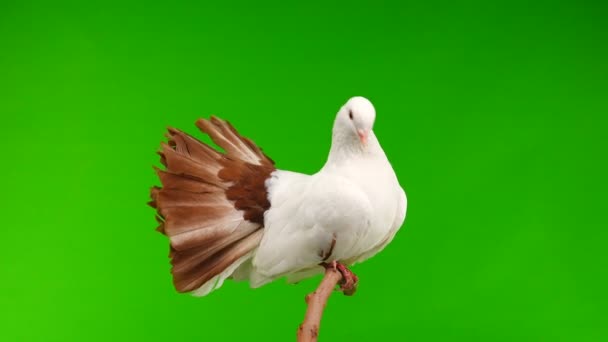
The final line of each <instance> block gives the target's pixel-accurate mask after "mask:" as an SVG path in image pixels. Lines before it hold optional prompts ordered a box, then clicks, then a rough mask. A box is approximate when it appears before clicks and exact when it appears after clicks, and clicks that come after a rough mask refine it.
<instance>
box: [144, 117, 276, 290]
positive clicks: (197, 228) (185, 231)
mask: <svg viewBox="0 0 608 342" xmlns="http://www.w3.org/2000/svg"><path fill="white" fill-rule="evenodd" d="M196 125H197V126H198V127H199V128H200V130H201V131H202V132H204V133H206V134H208V135H209V136H210V137H211V139H212V140H213V142H214V143H215V144H217V145H218V146H219V147H221V148H222V149H223V150H224V151H225V153H220V152H218V151H216V150H215V149H213V148H212V147H210V146H209V145H207V144H205V143H203V142H201V141H199V140H197V139H196V138H194V137H192V136H190V135H188V134H186V133H184V132H182V131H180V130H177V129H174V128H169V130H168V134H167V137H168V142H167V143H163V144H162V145H161V149H160V151H159V154H160V156H161V163H162V164H163V165H164V166H165V170H161V169H156V172H157V174H158V177H159V179H160V182H161V184H162V187H153V188H152V189H151V197H152V201H151V202H150V205H151V206H152V207H154V208H156V209H157V220H158V222H159V224H160V225H159V227H158V231H160V232H161V233H163V234H165V235H167V236H168V237H169V239H170V244H171V252H170V255H169V256H170V258H171V264H172V266H173V267H172V270H171V272H172V274H173V283H174V285H175V288H176V289H177V290H178V291H180V292H190V291H194V293H195V294H196V295H206V294H207V293H209V292H210V291H212V290H213V289H215V288H218V287H219V286H221V284H222V282H223V281H224V280H225V279H226V278H228V277H230V275H231V274H232V273H233V272H234V271H235V270H236V268H237V267H238V266H239V265H240V264H241V263H243V262H245V261H247V260H248V259H249V258H250V257H251V254H252V252H253V251H254V250H255V248H256V247H257V246H258V245H259V242H260V240H261V237H262V229H261V228H263V224H264V212H265V211H266V210H267V209H268V208H269V207H270V203H269V202H268V199H267V192H266V187H265V181H266V179H267V178H268V177H270V174H271V173H272V172H273V171H274V170H275V168H274V162H273V161H272V160H271V159H270V158H268V157H267V156H266V155H265V154H264V153H263V152H262V150H261V149H260V148H259V147H258V146H256V145H255V143H253V142H252V141H251V140H249V139H247V138H245V137H242V136H241V135H240V134H239V133H238V132H237V131H236V130H235V129H234V128H233V127H232V125H230V123H228V122H226V121H223V120H221V119H218V118H216V117H211V119H210V120H205V119H199V120H198V121H197V122H196Z"/></svg>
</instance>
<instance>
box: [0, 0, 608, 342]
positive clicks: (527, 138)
mask: <svg viewBox="0 0 608 342" xmlns="http://www.w3.org/2000/svg"><path fill="white" fill-rule="evenodd" d="M607 11H608V8H607V5H606V3H604V2H601V1H565V2H549V1H542V2H529V1H522V2H520V1H499V2H492V1H490V2H488V1H472V2H471V1H466V2H464V3H462V2H454V1H439V2H423V1H419V2H378V1H367V2H358V1H356V2H353V1H349V2H343V3H336V2H300V3H299V4H286V3H285V2H280V1H277V2H273V3H260V2H254V3H252V2H238V1H237V2H234V1H232V2H225V3H222V4H220V2H217V1H216V2H167V1H146V2H144V1H139V2H132V1H111V2H103V4H101V3H96V2H85V1H81V2H78V1H69V2H63V1H55V2H42V1H41V2H38V1H10V0H9V1H3V2H2V4H0V42H1V47H0V118H1V121H2V135H1V139H0V144H1V147H2V148H1V150H2V158H1V160H2V161H1V167H0V172H1V179H2V184H1V189H2V190H1V192H0V194H1V195H0V201H1V202H0V203H1V209H2V228H1V229H0V230H1V235H0V242H1V245H2V247H1V248H0V340H1V341H138V340H141V341H242V340H253V341H289V340H295V336H296V329H297V326H298V324H299V323H300V322H301V321H302V319H303V316H304V311H305V309H306V305H305V303H304V295H305V294H307V293H309V292H310V291H312V290H313V289H314V288H315V287H316V286H317V285H318V283H319V281H320V279H321V277H320V276H317V277H314V278H311V279H307V280H304V281H302V282H301V283H299V284H297V285H288V284H285V282H284V281H283V280H278V281H275V282H273V283H271V284H268V285H266V286H264V287H261V288H259V289H255V290H252V289H250V288H249V286H248V284H247V283H235V282H232V281H227V282H226V283H225V285H224V286H223V287H222V288H221V289H220V290H218V291H216V292H213V293H211V294H210V295H209V296H207V297H204V298H195V297H192V296H190V295H184V294H178V293H176V291H175V289H174V288H173V285H172V283H171V275H170V273H169V270H170V265H169V259H168V257H167V255H168V249H169V247H168V242H167V239H166V237H165V236H163V235H161V234H159V233H158V232H156V231H155V230H154V229H155V227H156V222H155V220H154V210H153V209H152V208H150V207H148V206H146V202H147V201H148V200H149V188H150V186H152V185H155V184H158V180H157V177H156V175H155V174H154V171H153V169H152V167H153V166H154V165H156V166H159V165H160V163H159V159H158V155H157V154H156V151H157V150H158V147H159V145H160V143H161V141H163V139H164V138H163V136H164V134H165V132H166V127H168V126H172V127H177V128H180V129H183V130H185V131H186V132H188V133H191V134H193V135H195V136H197V137H199V138H202V134H200V133H199V132H198V130H197V129H196V127H195V126H194V122H195V121H196V119H197V118H199V117H208V116H210V115H211V114H216V115H218V116H220V117H222V118H225V119H227V120H229V121H230V122H231V123H232V124H233V125H234V126H235V127H236V128H237V129H238V130H239V131H240V132H241V133H242V134H243V135H245V136H247V137H249V138H251V139H253V140H254V141H255V142H256V143H257V144H258V145H259V146H261V147H262V148H263V149H264V151H265V152H266V153H267V154H268V155H269V156H270V157H271V158H273V159H274V160H275V161H276V165H277V167H278V168H281V169H287V170H294V171H299V172H304V173H308V174H312V173H314V172H316V171H317V170H318V169H319V168H320V167H321V166H322V165H323V163H324V162H325V160H326V158H327V154H328V151H329V143H330V138H331V127H332V123H333V119H334V116H335V113H336V112H337V110H338V109H339V107H340V106H341V105H342V104H343V103H344V102H345V101H346V100H347V99H348V98H350V97H351V96H356V95H361V96H365V97H367V98H369V99H370V100H371V101H372V102H373V103H374V105H375V107H376V110H377V120H376V124H375V128H374V130H375V132H376V135H377V136H378V137H379V139H380V142H381V143H382V146H383V148H384V150H385V151H386V153H387V155H388V157H389V159H390V160H391V163H392V165H393V167H394V169H395V170H396V173H397V176H398V178H399V180H400V182H401V184H402V185H403V187H404V188H405V190H406V192H407V194H408V204H409V206H408V214H407V218H406V220H405V224H404V225H403V227H402V228H401V230H400V231H399V233H398V234H397V236H396V238H395V240H394V241H393V242H392V243H391V244H390V245H389V246H388V247H387V248H386V249H385V250H384V251H382V252H381V253H379V254H378V255H377V256H375V257H373V258H371V259H369V260H367V261H366V262H364V263H362V264H358V265H355V266H354V267H353V271H354V272H355V273H356V274H357V275H358V276H359V278H360V282H359V289H358V291H357V293H356V294H355V295H354V296H353V297H346V296H343V295H342V294H340V293H338V292H336V293H334V294H333V295H332V297H331V298H330V300H329V304H328V306H327V309H326V311H325V315H324V317H323V322H322V325H321V330H320V339H321V340H323V341H606V340H608V324H606V323H607V322H608V310H607V309H606V308H607V307H608V296H607V294H606V289H607V288H608V273H607V272H606V270H607V269H608V253H607V252H606V246H607V242H608V220H607V219H606V213H607V212H608V210H607V209H608V208H607V207H606V205H607V203H608V202H607V200H606V198H607V197H606V194H608V186H607V182H606V175H607V174H608V168H607V167H606V163H607V159H606V157H607V150H608V142H607V139H608V138H607V132H608V122H607V121H608V44H607V42H608V12H607ZM202 139H203V140H204V141H207V142H208V141H209V140H208V139H207V138H202Z"/></svg>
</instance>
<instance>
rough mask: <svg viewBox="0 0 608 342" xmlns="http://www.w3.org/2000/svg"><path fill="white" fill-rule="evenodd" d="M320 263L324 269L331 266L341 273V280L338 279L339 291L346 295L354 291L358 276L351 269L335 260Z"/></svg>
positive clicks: (350, 294)
mask: <svg viewBox="0 0 608 342" xmlns="http://www.w3.org/2000/svg"><path fill="white" fill-rule="evenodd" d="M321 265H322V266H323V267H325V268H326V269H327V268H333V269H334V270H336V271H338V272H340V274H341V275H342V280H340V291H342V292H343V293H344V294H345V295H347V296H352V295H353V294H354V293H355V291H356V290H357V283H358V282H359V278H358V277H357V276H356V275H355V274H354V273H353V272H352V271H351V270H349V269H348V268H347V267H346V266H344V265H343V264H341V263H339V262H337V261H335V260H334V261H332V262H329V263H327V262H324V263H321Z"/></svg>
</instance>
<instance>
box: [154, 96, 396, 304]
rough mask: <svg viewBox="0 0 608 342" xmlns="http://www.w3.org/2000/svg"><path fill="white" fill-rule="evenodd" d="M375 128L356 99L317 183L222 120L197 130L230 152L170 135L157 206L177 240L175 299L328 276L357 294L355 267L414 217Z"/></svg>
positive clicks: (345, 109)
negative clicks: (228, 283) (229, 285)
mask: <svg viewBox="0 0 608 342" xmlns="http://www.w3.org/2000/svg"><path fill="white" fill-rule="evenodd" d="M375 119H376V110H375V108H374V106H373V104H372V103H371V102H370V101H369V100H368V99H366V98H364V97H361V96H355V97H352V98H350V99H349V100H348V101H347V102H346V103H345V104H344V105H343V106H342V107H341V108H340V109H339V111H338V112H337V114H336V117H335V120H334V123H333V128H332V138H331V147H330V149H329V155H328V157H327V161H326V162H325V164H324V165H323V167H322V168H321V169H320V170H319V171H318V172H316V173H314V174H312V175H307V174H303V173H298V172H294V171H288V170H282V169H277V168H276V167H275V162H274V161H273V160H272V159H270V158H269V157H268V156H267V155H266V154H265V153H264V152H263V151H262V149H261V148H260V147H258V146H257V145H256V144H255V143H254V142H253V141H252V140H250V139H249V138H246V137H244V136H242V135H241V134H240V133H239V132H238V131H237V130H236V129H235V128H234V127H233V126H232V125H231V124H230V123H229V122H228V121H225V120H222V119H220V118H218V117H215V116H211V117H210V118H209V119H198V120H197V121H196V126H197V127H198V128H199V129H200V130H201V131H202V132H203V133H205V134H207V135H208V136H209V137H210V138H211V140H212V141H213V142H214V143H215V144H216V145H217V146H219V147H220V148H221V149H222V150H223V152H221V151H218V150H217V149H215V148H213V147H212V146H210V145H208V144H206V143H203V142H201V141H200V140H198V139H197V138H195V137H193V136H191V135H189V134H187V133H184V132H183V131H181V130H179V129H176V128H171V127H169V128H168V130H167V135H166V136H167V141H166V142H163V143H161V147H160V150H159V152H158V153H159V155H160V161H161V163H162V165H163V166H164V168H163V169H161V168H158V167H155V171H156V173H157V175H158V178H159V180H160V183H161V186H153V187H152V188H151V201H150V202H149V204H150V205H151V206H152V207H153V208H155V209H156V219H157V221H158V222H159V226H158V228H157V230H158V231H160V232H161V233H163V234H164V235H166V236H167V237H168V239H169V243H170V252H169V257H170V260H171V261H170V262H171V265H172V267H171V273H172V277H173V284H174V286H175V289H176V290H177V291H178V292H185V293H191V294H192V295H195V296H205V295H207V294H209V293H210V292H212V291H213V290H216V289H218V288H220V287H221V286H222V284H223V283H224V281H225V280H226V279H233V280H234V281H249V284H250V286H251V287H253V288H257V287H260V286H262V285H264V284H267V283H269V282H272V281H274V280H276V279H279V278H286V280H287V282H288V283H297V282H299V281H301V280H303V279H306V278H309V277H312V276H314V275H316V274H319V273H322V272H324V270H326V269H327V268H333V269H335V270H337V271H339V272H340V273H341V274H342V276H343V281H342V283H341V284H342V285H341V289H343V290H347V289H349V288H351V287H352V286H353V285H356V283H357V282H358V278H357V276H356V275H354V273H352V272H351V271H350V269H349V267H350V266H352V265H354V264H355V263H359V262H362V261H364V260H366V259H368V258H370V257H372V256H374V255H376V254H377V253H378V252H380V251H381V250H382V249H384V247H386V246H387V245H388V244H389V243H390V242H391V241H392V240H393V238H394V237H395V234H396V233H397V231H398V230H399V229H400V227H401V226H402V225H403V223H404V220H405V216H406V208H407V197H406V194H405V191H404V190H403V188H402V187H401V185H400V183H399V181H398V179H397V176H396V173H395V171H394V170H393V168H392V166H391V164H390V162H389V160H388V158H387V156H386V154H385V152H384V151H383V149H382V147H381V145H380V143H379V141H378V138H377V137H376V135H375V134H374V131H373V126H374V122H375ZM345 293H346V292H345Z"/></svg>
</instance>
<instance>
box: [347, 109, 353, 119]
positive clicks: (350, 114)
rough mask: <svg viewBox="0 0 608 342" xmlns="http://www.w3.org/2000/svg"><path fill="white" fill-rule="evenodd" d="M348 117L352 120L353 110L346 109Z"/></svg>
mask: <svg viewBox="0 0 608 342" xmlns="http://www.w3.org/2000/svg"><path fill="white" fill-rule="evenodd" d="M348 117H349V118H350V119H351V120H352V119H353V111H352V110H351V111H348Z"/></svg>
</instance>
